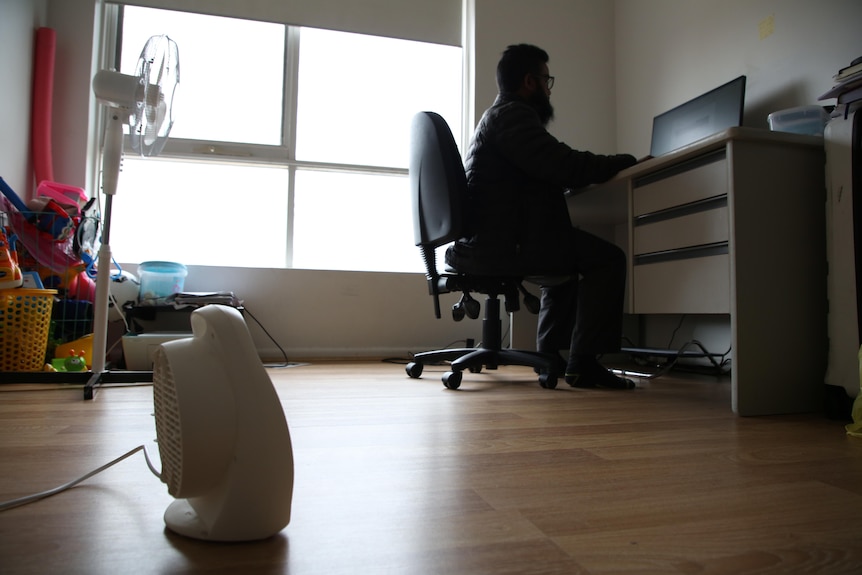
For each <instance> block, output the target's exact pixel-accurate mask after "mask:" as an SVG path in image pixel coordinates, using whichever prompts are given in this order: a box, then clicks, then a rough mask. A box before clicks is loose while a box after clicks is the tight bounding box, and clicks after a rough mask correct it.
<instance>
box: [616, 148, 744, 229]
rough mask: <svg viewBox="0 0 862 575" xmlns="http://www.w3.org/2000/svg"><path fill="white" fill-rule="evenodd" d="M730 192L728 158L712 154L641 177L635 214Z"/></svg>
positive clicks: (636, 188)
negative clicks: (728, 187)
mask: <svg viewBox="0 0 862 575" xmlns="http://www.w3.org/2000/svg"><path fill="white" fill-rule="evenodd" d="M726 195H727V159H725V157H724V153H723V151H722V153H721V155H714V154H712V155H709V156H706V157H704V158H699V159H697V160H692V162H691V163H687V164H682V165H681V166H677V167H675V168H674V169H673V170H669V171H667V172H658V173H656V174H650V175H648V176H645V177H643V178H640V179H638V180H636V181H635V182H634V188H633V189H632V211H633V215H634V216H635V217H637V216H642V215H644V214H652V213H655V212H660V211H662V210H667V209H671V208H675V207H678V206H681V205H684V204H690V203H694V202H699V201H701V200H705V199H708V198H714V197H716V196H726Z"/></svg>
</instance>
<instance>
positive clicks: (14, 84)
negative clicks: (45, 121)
mask: <svg viewBox="0 0 862 575" xmlns="http://www.w3.org/2000/svg"><path fill="white" fill-rule="evenodd" d="M46 12H47V10H46V2H45V0H38V1H37V0H0V53H2V54H3V56H2V57H0V78H2V79H3V92H2V95H0V134H2V137H0V177H2V178H3V179H4V180H6V183H7V184H9V186H10V187H11V188H12V189H13V190H15V192H17V193H18V195H19V196H22V197H27V196H29V194H30V190H31V188H32V187H33V185H32V180H33V174H32V170H33V166H32V164H31V158H30V109H31V105H30V97H31V96H30V95H31V91H32V90H31V88H32V83H33V57H32V56H33V48H34V44H35V31H36V29H37V28H39V27H41V26H44V25H45V22H46Z"/></svg>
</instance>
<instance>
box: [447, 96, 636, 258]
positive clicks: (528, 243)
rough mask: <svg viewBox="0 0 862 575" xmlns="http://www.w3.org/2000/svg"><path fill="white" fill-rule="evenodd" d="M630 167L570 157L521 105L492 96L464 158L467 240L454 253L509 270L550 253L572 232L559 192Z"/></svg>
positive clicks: (622, 158) (615, 160) (624, 158)
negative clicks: (493, 262)
mask: <svg viewBox="0 0 862 575" xmlns="http://www.w3.org/2000/svg"><path fill="white" fill-rule="evenodd" d="M635 162H636V160H635V158H634V157H633V156H630V155H627V154H622V155H614V156H602V155H597V154H593V153H590V152H582V151H578V150H573V149H572V148H570V147H569V146H567V145H566V144H564V143H563V142H560V141H559V140H557V139H556V138H555V137H554V136H552V135H551V134H550V133H549V132H548V131H547V129H546V128H545V126H544V125H543V124H542V122H541V120H540V119H539V115H538V113H537V112H536V111H535V110H534V109H533V107H532V106H530V105H529V104H528V103H526V102H524V101H522V100H520V99H518V98H517V97H515V96H507V95H499V96H497V99H496V101H495V102H494V105H493V106H491V107H490V108H489V109H488V110H487V111H486V112H485V114H484V115H483V116H482V119H481V120H480V121H479V125H478V126H477V127H476V131H475V133H474V135H473V139H472V141H471V142H470V146H469V148H468V150H467V159H466V162H465V168H466V171H467V189H468V202H467V203H468V209H467V233H466V234H465V236H466V237H465V238H464V239H463V240H462V241H461V242H458V244H456V246H455V247H456V248H457V249H456V251H459V250H460V252H461V253H462V254H464V255H469V256H470V257H478V258H481V259H485V260H488V261H490V260H500V261H502V262H505V261H509V263H513V261H512V260H513V258H514V259H518V258H523V257H525V256H526V257H527V258H529V257H530V256H529V254H531V253H538V252H547V251H548V250H553V249H554V246H555V245H559V242H561V241H564V239H563V238H564V237H568V233H567V232H566V230H567V229H571V226H572V224H571V221H570V219H569V213H568V209H567V206H566V200H565V196H564V193H565V190H566V189H567V188H579V187H584V186H586V185H589V184H595V183H600V182H603V181H605V180H607V179H609V178H611V177H612V176H613V175H614V174H616V173H617V172H618V171H620V170H622V169H623V168H627V167H629V166H631V165H633V164H635ZM453 263H454V264H455V265H456V267H457V262H453Z"/></svg>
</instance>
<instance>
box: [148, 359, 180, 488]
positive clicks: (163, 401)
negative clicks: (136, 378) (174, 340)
mask: <svg viewBox="0 0 862 575" xmlns="http://www.w3.org/2000/svg"><path fill="white" fill-rule="evenodd" d="M153 360H154V361H153V405H154V412H155V416H156V437H158V441H159V455H160V456H161V459H162V481H163V482H164V483H165V484H166V485H167V486H168V493H170V494H171V495H173V496H174V497H177V496H178V494H179V490H180V485H182V471H183V464H182V462H183V451H182V445H183V444H182V426H181V425H180V410H179V401H178V399H177V387H176V382H175V381H174V376H173V373H172V372H171V365H170V362H169V361H168V357H167V354H166V353H165V350H164V348H162V347H158V348H157V349H156V352H155V355H154V357H153Z"/></svg>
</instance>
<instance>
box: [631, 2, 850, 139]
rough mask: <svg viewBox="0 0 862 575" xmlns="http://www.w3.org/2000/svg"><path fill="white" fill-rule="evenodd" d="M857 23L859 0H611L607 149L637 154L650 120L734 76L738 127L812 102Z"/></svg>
mask: <svg viewBox="0 0 862 575" xmlns="http://www.w3.org/2000/svg"><path fill="white" fill-rule="evenodd" d="M860 23H862V2H859V0H821V1H818V2H813V1H811V0H720V1H718V0H649V1H648V2H646V1H644V0H616V21H615V36H616V85H617V92H616V111H617V142H616V143H617V147H618V148H619V149H620V150H624V151H630V152H631V153H633V154H635V155H637V156H641V155H645V154H647V153H648V152H649V143H650V134H651V130H652V119H653V117H654V116H656V115H658V114H660V113H662V112H665V111H667V110H669V109H671V108H673V107H675V106H677V105H679V104H682V103H683V102H686V101H687V100H689V99H691V98H694V97H695V96H698V95H699V94H702V93H703V92H706V91H708V90H710V89H712V88H715V87H717V86H719V85H721V84H723V83H724V82H727V81H729V80H732V79H733V78H735V77H737V76H739V75H742V74H745V75H746V76H747V86H746V102H745V110H746V111H745V120H744V123H745V125H748V126H754V127H761V128H767V127H768V124H767V121H766V117H767V115H768V114H769V113H770V112H774V111H776V110H783V109H786V108H791V107H795V106H801V105H807V104H818V101H817V98H818V96H820V95H821V94H823V93H824V92H826V91H827V90H828V89H829V88H831V87H832V76H833V75H834V74H835V73H836V72H837V71H838V69H839V68H840V67H843V66H847V65H849V64H850V61H851V60H852V59H853V58H856V57H858V56H862V34H860V33H859V26H860ZM834 103H835V102H834V100H830V101H828V102H821V103H820V104H821V105H823V104H834Z"/></svg>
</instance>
